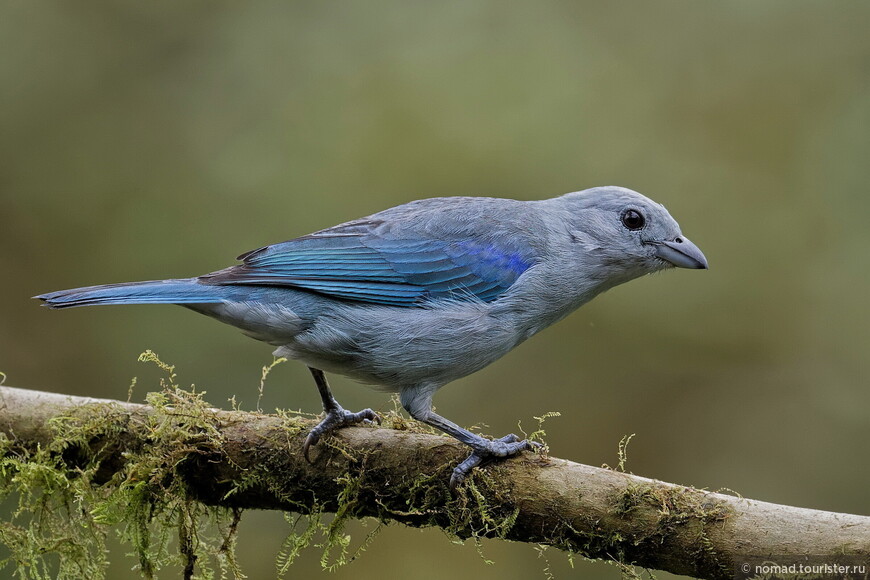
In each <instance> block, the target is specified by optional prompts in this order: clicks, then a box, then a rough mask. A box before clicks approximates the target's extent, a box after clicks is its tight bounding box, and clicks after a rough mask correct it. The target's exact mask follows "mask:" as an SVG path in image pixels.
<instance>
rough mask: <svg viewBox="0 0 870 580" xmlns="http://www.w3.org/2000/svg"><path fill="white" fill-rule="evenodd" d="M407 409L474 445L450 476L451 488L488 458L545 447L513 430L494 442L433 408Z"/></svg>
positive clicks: (428, 423)
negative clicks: (521, 437)
mask: <svg viewBox="0 0 870 580" xmlns="http://www.w3.org/2000/svg"><path fill="white" fill-rule="evenodd" d="M408 412H409V413H411V416H412V417H414V418H415V419H417V420H418V421H422V422H424V423H426V424H427V425H432V426H433V427H435V428H436V429H440V430H442V431H444V432H445V433H447V434H448V435H451V436H453V437H455V438H456V439H458V440H459V441H461V442H463V443H465V444H466V445H468V446H469V447H471V449H472V452H471V455H469V456H468V458H467V459H466V460H465V461H463V462H462V463H460V464H459V465H457V466H456V467H455V468H454V469H453V474H452V475H451V476H450V489H455V488H456V486H457V485H459V484H460V483H462V482H463V481H464V480H465V477H466V476H467V475H468V473H469V472H470V471H471V470H472V469H474V468H475V467H477V466H478V465H480V464H481V462H483V461H484V460H486V459H491V458H504V457H513V456H514V455H517V454H518V453H520V452H522V451H526V450H533V449H538V448H540V447H542V445H541V444H540V443H536V442H534V441H529V440H527V439H523V440H520V438H519V437H517V436H516V435H514V434H513V433H511V434H510V435H505V436H504V437H502V438H501V439H496V440H494V441H493V440H491V439H486V438H484V437H481V436H480V435H476V434H474V433H472V432H471V431H468V430H467V429H463V428H462V427H460V426H459V425H457V424H456V423H454V422H453V421H450V420H448V419H445V418H444V417H442V416H441V415H438V414H437V413H435V412H434V411H432V410H431V409H425V410H419V409H414V410H413V411H412V410H410V409H409V410H408Z"/></svg>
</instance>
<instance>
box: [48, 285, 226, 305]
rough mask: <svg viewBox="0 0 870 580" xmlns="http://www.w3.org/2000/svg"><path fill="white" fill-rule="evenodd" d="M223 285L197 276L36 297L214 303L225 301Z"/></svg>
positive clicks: (73, 301)
mask: <svg viewBox="0 0 870 580" xmlns="http://www.w3.org/2000/svg"><path fill="white" fill-rule="evenodd" d="M222 294H223V292H221V290H220V287H216V286H208V285H205V284H200V283H198V282H197V281H196V278H183V279H178V280H151V281H148V282H127V283H123V284H104V285H101V286H88V287H85V288H73V289H71V290H60V291H57V292H49V293H47V294H41V295H39V296H34V298H37V299H39V300H42V301H43V302H44V303H45V306H48V307H49V308H73V307H75V306H97V305H102V304H214V303H219V302H221V301H222Z"/></svg>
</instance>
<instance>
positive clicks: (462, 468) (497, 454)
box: [450, 433, 543, 491]
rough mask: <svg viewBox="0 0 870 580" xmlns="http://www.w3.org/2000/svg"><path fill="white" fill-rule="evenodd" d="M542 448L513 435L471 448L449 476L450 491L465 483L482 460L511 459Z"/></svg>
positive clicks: (534, 442)
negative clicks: (522, 453)
mask: <svg viewBox="0 0 870 580" xmlns="http://www.w3.org/2000/svg"><path fill="white" fill-rule="evenodd" d="M542 447H543V445H541V444H540V443H538V442H536V441H529V440H528V439H523V440H520V438H519V437H517V436H516V435H514V434H513V433H510V434H509V435H505V436H504V437H502V438H500V439H496V440H495V441H487V443H486V445H485V446H483V445H481V446H480V447H476V446H474V447H472V448H473V449H474V451H473V452H472V453H471V455H469V456H468V457H467V458H466V459H465V461H463V462H462V463H460V464H459V465H457V466H456V467H455V468H454V469H453V473H452V474H451V475H450V490H451V491H455V490H456V488H457V486H459V485H460V484H462V482H463V481H465V478H466V477H467V476H468V474H469V473H470V472H471V470H472V469H474V468H475V467H477V466H478V465H480V464H481V463H482V462H483V461H484V460H487V459H492V458H507V457H513V456H514V455H518V454H519V453H521V452H523V451H534V450H536V449H540V448H542Z"/></svg>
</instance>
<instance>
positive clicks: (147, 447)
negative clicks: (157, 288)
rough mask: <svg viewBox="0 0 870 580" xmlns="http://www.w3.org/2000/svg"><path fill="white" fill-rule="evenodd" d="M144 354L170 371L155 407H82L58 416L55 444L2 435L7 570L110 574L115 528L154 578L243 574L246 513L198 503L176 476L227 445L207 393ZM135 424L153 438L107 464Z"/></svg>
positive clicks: (0, 488)
mask: <svg viewBox="0 0 870 580" xmlns="http://www.w3.org/2000/svg"><path fill="white" fill-rule="evenodd" d="M140 360H143V361H146V362H153V363H155V364H158V366H160V367H161V368H162V369H163V370H164V371H165V372H166V377H165V378H164V379H163V380H162V381H161V383H162V384H161V387H162V390H161V391H160V392H158V393H151V394H149V395H148V398H147V401H148V403H149V404H150V405H151V406H152V407H153V408H154V412H153V413H152V414H149V415H148V416H134V415H131V414H130V413H126V412H124V411H123V410H122V409H120V408H119V407H114V406H112V405H105V404H95V405H85V406H82V407H78V408H76V409H74V410H73V411H72V412H71V413H70V414H69V415H68V416H64V417H58V418H55V419H53V420H51V421H50V424H49V427H50V428H51V430H52V435H53V437H52V440H51V443H50V444H49V445H48V446H46V447H39V448H37V449H27V448H25V447H23V446H21V445H18V444H17V443H16V442H15V441H12V440H10V439H9V438H8V437H6V436H5V435H2V441H0V452H2V453H0V457H2V459H0V499H2V502H3V504H4V505H5V506H8V508H9V509H10V510H11V513H10V514H9V516H8V517H7V518H6V519H5V521H2V522H0V543H2V544H3V545H4V546H5V547H6V549H7V551H8V555H7V556H6V557H5V558H3V559H2V560H0V569H6V570H11V571H12V573H13V574H14V575H15V576H16V577H17V578H20V579H31V578H39V579H42V578H46V579H47V578H84V577H86V578H93V579H99V578H104V577H105V574H106V569H107V566H108V555H107V551H106V540H107V538H108V536H109V534H110V533H112V532H113V531H115V532H117V533H118V534H119V536H120V538H121V540H122V541H123V542H125V543H127V544H128V545H129V546H131V548H132V550H133V553H134V554H135V557H136V559H137V561H138V566H137V567H138V569H139V571H140V573H141V575H142V576H143V577H145V578H153V577H155V575H156V574H157V572H158V571H159V570H161V569H163V568H166V567H168V566H174V567H179V568H181V570H182V571H183V576H184V577H185V578H213V577H215V575H216V574H219V575H220V576H221V577H228V576H235V577H241V572H240V570H239V569H238V565H237V563H236V559H235V554H234V545H235V543H234V542H235V531H236V528H237V525H238V521H239V517H240V513H239V512H238V511H233V510H230V509H224V508H216V507H208V506H204V505H202V504H200V503H199V502H196V501H193V500H191V499H190V494H189V493H188V490H187V489H185V484H184V480H183V478H181V477H176V474H177V473H178V471H179V469H180V468H181V467H182V465H183V463H184V462H185V461H186V460H187V458H188V457H189V456H190V455H191V454H194V453H207V452H209V451H213V450H215V449H217V448H218V447H219V446H220V445H221V440H220V432H219V431H218V430H217V422H216V420H215V418H214V416H213V413H212V412H211V411H210V408H209V406H208V405H207V404H206V403H205V401H204V399H203V394H204V393H200V392H196V390H195V389H193V388H192V390H191V391H184V390H182V389H180V388H179V387H178V385H177V384H175V378H176V376H175V373H174V368H173V367H172V366H170V365H166V364H165V363H163V362H162V361H160V359H159V358H158V357H157V356H156V355H155V354H154V353H152V352H150V351H149V352H146V353H144V354H143V355H142V357H141V358H140ZM132 421H140V422H144V427H145V429H146V430H147V433H148V438H147V442H146V444H144V445H139V446H138V448H137V447H136V446H132V447H130V448H129V449H128V450H127V452H126V454H125V457H124V461H123V465H113V466H108V465H106V464H105V463H104V460H106V458H108V457H110V456H111V453H110V451H111V449H110V448H109V447H110V446H111V445H115V444H117V442H118V440H119V439H123V438H124V437H126V436H127V433H128V427H129V424H130V422H132Z"/></svg>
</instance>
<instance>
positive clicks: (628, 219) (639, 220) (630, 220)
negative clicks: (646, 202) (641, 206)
mask: <svg viewBox="0 0 870 580" xmlns="http://www.w3.org/2000/svg"><path fill="white" fill-rule="evenodd" d="M645 223H646V220H645V219H644V217H643V214H641V213H640V212H639V211H637V210H635V209H627V210H625V213H623V214H622V225H624V226H625V227H627V228H628V229H630V230H639V229H640V228H642V227H643V225H644V224H645Z"/></svg>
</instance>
